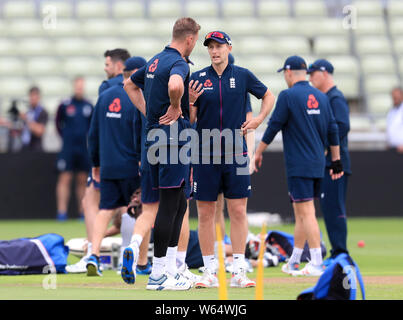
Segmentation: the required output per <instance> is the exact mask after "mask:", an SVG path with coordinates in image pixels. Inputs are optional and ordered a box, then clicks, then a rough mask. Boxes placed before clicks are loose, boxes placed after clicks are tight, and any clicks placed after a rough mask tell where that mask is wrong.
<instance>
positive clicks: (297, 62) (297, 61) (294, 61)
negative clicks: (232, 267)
mask: <svg viewBox="0 0 403 320" xmlns="http://www.w3.org/2000/svg"><path fill="white" fill-rule="evenodd" d="M306 69H307V68H306V62H305V60H304V59H303V58H301V57H300V56H291V57H288V58H287V59H286V60H285V62H284V66H283V67H282V68H281V69H278V70H277V72H281V71H284V70H306Z"/></svg>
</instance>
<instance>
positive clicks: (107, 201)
mask: <svg viewBox="0 0 403 320" xmlns="http://www.w3.org/2000/svg"><path fill="white" fill-rule="evenodd" d="M139 187H140V177H139V176H137V177H135V178H129V179H101V201H100V203H99V209H106V210H112V209H117V208H120V207H126V206H127V205H128V204H129V203H130V198H131V196H132V194H133V193H134V191H136V190H137V189H138V188H139Z"/></svg>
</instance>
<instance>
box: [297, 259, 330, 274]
mask: <svg viewBox="0 0 403 320" xmlns="http://www.w3.org/2000/svg"><path fill="white" fill-rule="evenodd" d="M324 271H325V269H324V266H323V265H320V266H315V265H313V264H312V263H311V262H309V263H308V264H307V265H306V266H305V267H304V268H303V269H302V270H301V271H297V272H294V273H293V276H306V277H320V276H321V275H322V274H323V272H324Z"/></svg>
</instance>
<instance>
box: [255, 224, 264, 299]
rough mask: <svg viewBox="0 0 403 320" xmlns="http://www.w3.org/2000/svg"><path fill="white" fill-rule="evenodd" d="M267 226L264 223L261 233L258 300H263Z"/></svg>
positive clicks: (257, 285)
mask: <svg viewBox="0 0 403 320" xmlns="http://www.w3.org/2000/svg"><path fill="white" fill-rule="evenodd" d="M265 240H266V224H265V223H263V226H262V231H261V232H260V247H259V258H258V264H257V275H256V300H263V278H264V277H263V255H264V251H265V248H266V245H265Z"/></svg>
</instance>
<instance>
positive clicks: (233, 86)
mask: <svg viewBox="0 0 403 320" xmlns="http://www.w3.org/2000/svg"><path fill="white" fill-rule="evenodd" d="M229 87H230V88H231V89H235V78H234V77H232V78H229Z"/></svg>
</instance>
